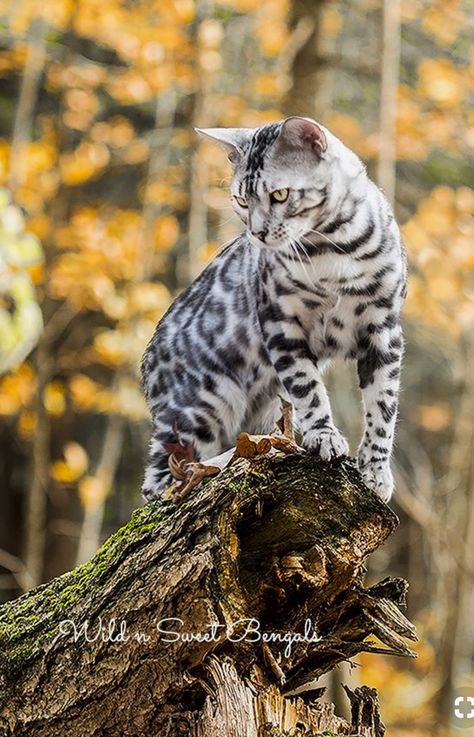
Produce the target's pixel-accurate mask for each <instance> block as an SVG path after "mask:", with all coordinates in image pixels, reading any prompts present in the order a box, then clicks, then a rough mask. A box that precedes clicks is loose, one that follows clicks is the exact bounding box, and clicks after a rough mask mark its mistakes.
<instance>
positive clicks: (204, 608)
mask: <svg viewBox="0 0 474 737" xmlns="http://www.w3.org/2000/svg"><path fill="white" fill-rule="evenodd" d="M396 524H397V519H396V516H395V514H394V513H393V512H392V511H391V510H390V509H389V508H388V507H387V506H386V505H385V504H384V503H383V502H381V501H380V500H379V499H378V497H377V496H376V495H375V494H373V493H372V492H371V491H369V490H368V489H367V488H366V487H365V485H364V484H363V482H362V480H361V478H360V476H359V473H358V471H357V470H356V467H355V464H354V462H353V461H351V460H336V461H333V462H331V463H322V462H319V461H316V460H315V459H314V458H313V457H311V456H310V455H306V456H298V455H293V456H283V455H277V456H274V457H270V458H269V457H258V458H254V459H251V460H245V459H239V460H238V461H236V462H235V463H234V465H232V466H231V467H230V468H228V469H227V470H225V471H224V472H223V473H221V474H220V475H219V476H216V477H214V478H211V479H207V480H205V481H204V482H203V483H202V484H201V485H200V487H199V488H197V489H194V490H193V491H192V493H190V495H189V496H188V497H186V498H185V499H184V501H183V502H182V503H181V504H179V505H175V504H174V503H173V502H171V501H164V502H159V503H155V504H153V505H150V506H148V507H144V508H142V509H139V510H137V511H136V512H135V513H134V515H133V516H132V519H131V520H130V522H129V523H128V524H127V525H126V526H125V527H123V528H122V529H120V530H119V531H118V532H117V533H115V535H113V536H112V537H111V538H110V539H109V540H108V541H107V542H106V543H105V544H104V546H103V547H102V548H101V549H100V550H99V552H98V553H97V554H96V555H95V556H94V557H93V558H92V559H91V560H90V561H89V562H88V563H86V564H85V565H83V566H82V567H80V568H78V569H76V570H74V571H72V572H70V573H67V574H65V575H63V576H61V577H59V578H57V579H55V580H54V581H52V582H50V583H47V584H44V585H42V586H40V587H39V588H37V589H36V590H34V591H32V592H30V593H28V594H26V595H24V596H22V597H21V598H19V599H18V600H16V601H14V602H11V603H9V604H7V605H4V606H3V607H2V608H1V609H0V734H1V735H2V736H3V735H5V737H13V736H14V737H52V735H54V737H62V736H63V735H64V736H65V737H66V735H67V737H76V736H77V737H79V736H80V737H84V736H85V735H87V737H95V736H99V735H100V736H101V737H108V736H109V735H110V736H112V735H114V737H115V735H117V734H120V735H122V736H123V737H138V736H140V737H143V735H147V737H155V736H156V737H166V736H169V737H176V736H177V735H183V736H186V737H187V736H189V737H217V735H219V736H220V735H226V737H227V736H228V737H270V735H272V736H273V737H275V736H277V735H281V734H298V733H303V731H302V730H303V729H304V730H306V731H304V734H305V735H307V736H308V735H312V734H313V735H316V734H319V733H321V732H325V733H329V734H330V733H333V734H344V735H351V734H359V735H361V736H362V737H381V735H383V733H384V732H383V725H382V724H381V720H380V715H379V714H378V705H377V698H376V694H375V692H373V690H371V689H366V688H365V687H362V689H356V691H355V692H354V693H352V692H348V693H349V697H350V701H351V710H352V715H353V717H352V724H351V725H350V724H348V723H347V722H345V721H344V720H343V719H340V718H339V717H337V716H335V715H334V710H333V708H332V706H331V705H329V704H321V703H319V701H318V698H317V697H318V696H320V692H319V690H318V687H317V684H315V683H314V681H315V679H317V678H318V677H319V676H321V675H322V674H324V673H326V672H328V671H330V670H332V669H333V668H334V666H335V665H337V664H338V663H340V662H341V661H345V660H349V659H351V658H353V657H354V656H356V655H357V654H358V653H360V652H367V651H368V652H374V653H380V652H386V653H391V654H394V655H406V656H412V655H413V652H412V650H411V649H410V648H409V647H408V645H407V643H406V639H408V640H415V639H416V635H415V631H414V628H413V625H412V624H411V623H410V622H409V621H408V620H407V619H406V617H405V616H404V615H403V614H402V612H401V609H402V608H403V606H404V598H405V592H406V586H407V585H406V583H405V582H404V581H402V580H401V579H390V578H387V579H385V580H384V581H382V582H381V583H380V584H378V585H376V586H372V587H370V588H365V587H364V572H365V569H364V561H365V560H366V558H367V556H368V555H369V554H370V553H371V552H373V551H374V550H375V549H376V548H377V547H379V546H380V545H382V544H383V542H384V541H385V540H386V538H387V537H388V536H389V535H390V534H391V532H392V531H393V530H394V529H395V527H396ZM300 687H306V690H305V691H304V693H303V694H300V695H298V696H295V695H292V694H293V691H294V690H295V689H297V688H300ZM297 730H300V732H298V731H297Z"/></svg>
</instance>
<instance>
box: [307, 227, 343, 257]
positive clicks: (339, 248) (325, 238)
mask: <svg viewBox="0 0 474 737" xmlns="http://www.w3.org/2000/svg"><path fill="white" fill-rule="evenodd" d="M308 233H316V235H319V236H320V237H321V238H324V240H326V241H328V243H330V244H331V245H332V246H334V248H335V249H336V250H338V251H340V253H345V250H344V249H343V248H341V246H340V245H339V244H338V243H336V242H335V241H333V240H332V238H329V236H327V235H326V234H325V233H321V231H320V230H315V229H314V228H310V229H309V230H308Z"/></svg>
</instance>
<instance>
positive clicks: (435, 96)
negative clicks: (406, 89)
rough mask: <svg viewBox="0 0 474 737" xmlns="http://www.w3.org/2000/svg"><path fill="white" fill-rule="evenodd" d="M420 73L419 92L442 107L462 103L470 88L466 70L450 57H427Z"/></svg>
mask: <svg viewBox="0 0 474 737" xmlns="http://www.w3.org/2000/svg"><path fill="white" fill-rule="evenodd" d="M418 74H419V84H418V89H419V92H420V93H421V94H422V95H424V96H425V97H427V98H428V100H431V101H432V102H434V103H435V104H436V105H438V106H439V107H441V108H452V107H454V106H456V105H460V104H461V102H462V100H463V98H464V95H465V94H466V93H467V91H468V89H469V87H468V84H467V83H468V79H467V77H466V73H465V70H464V69H462V68H459V67H458V66H455V65H454V64H453V63H452V62H451V61H450V60H449V59H425V60H424V61H422V62H421V63H420V64H419V66H418Z"/></svg>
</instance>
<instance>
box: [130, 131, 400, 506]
mask: <svg viewBox="0 0 474 737" xmlns="http://www.w3.org/2000/svg"><path fill="white" fill-rule="evenodd" d="M199 132H200V133H202V134H204V135H205V136H208V137H209V138H211V139H214V140H215V141H217V142H218V143H220V144H221V145H223V146H224V147H225V148H226V150H227V152H228V156H229V159H230V161H231V163H232V167H233V179H232V187H231V198H232V203H233V207H234V209H235V211H236V213H237V214H238V216H239V217H240V219H241V220H242V223H243V225H244V230H243V232H242V233H241V234H240V235H239V236H238V237H237V238H236V239H235V240H234V241H233V242H232V243H231V244H230V245H229V246H228V247H226V248H225V249H224V250H223V251H222V252H221V253H220V254H219V255H218V256H217V258H215V260H214V261H213V262H212V263H211V264H210V265H209V266H208V267H207V268H206V269H205V270H204V271H203V272H202V274H201V275H200V276H199V277H198V278H197V279H196V280H195V281H194V282H193V283H192V284H191V285H190V286H189V287H188V288H187V289H186V290H185V291H184V292H183V293H182V294H181V295H180V296H179V297H178V298H177V299H176V300H175V302H174V303H173V304H172V306H171V307H170V309H169V310H168V312H167V313H166V315H165V316H164V317H163V319H162V320H161V321H160V323H159V324H158V326H157V328H156V331H155V334H154V336H153V338H152V340H151V341H150V343H149V345H148V347H147V349H146V352H145V355H144V358H143V364H142V374H143V386H144V389H145V393H146V396H147V399H148V402H149V405H150V409H151V413H152V418H153V435H152V438H151V444H150V455H149V461H148V465H147V468H146V472H145V479H144V484H143V494H144V496H145V497H146V498H147V499H154V498H158V497H159V496H160V495H161V494H162V492H163V490H164V489H165V488H166V487H167V485H168V484H169V483H170V481H171V478H170V475H169V469H168V455H169V452H168V451H167V448H169V447H170V446H172V445H173V444H174V443H177V442H178V443H182V444H185V445H190V446H192V447H193V449H194V452H195V454H196V456H197V457H198V458H200V459H202V460H205V459H208V458H211V457H212V456H215V455H217V454H219V453H221V452H223V451H224V450H226V449H228V448H230V447H231V446H232V445H234V444H235V438H236V435H237V434H238V433H239V432H241V431H244V430H245V431H248V432H250V433H268V432H271V431H273V430H274V428H275V426H276V423H277V420H278V418H279V415H280V411H281V402H280V397H284V398H286V399H287V400H289V401H290V402H291V403H292V404H293V407H294V410H295V414H296V418H295V419H296V423H297V426H298V428H299V430H300V432H301V434H302V442H303V445H304V447H305V448H307V450H308V451H311V452H313V453H314V454H315V455H316V456H318V457H319V458H321V459H322V460H324V461H329V460H330V459H332V458H334V457H337V456H341V455H344V454H346V453H348V445H347V442H346V440H345V438H344V437H343V435H342V434H341V433H340V432H339V430H338V429H337V427H335V425H334V421H333V418H332V414H331V407H330V404H329V399H328V395H327V393H326V389H325V387H324V383H323V373H324V371H325V369H326V368H327V367H328V366H329V364H330V363H331V361H333V360H334V359H337V358H342V359H354V360H355V361H356V362H357V370H358V375H359V383H360V388H361V390H362V395H363V401H364V408H365V431H364V437H363V440H362V442H361V445H360V448H359V453H358V463H359V468H360V472H361V474H362V476H363V477H364V479H365V481H366V483H367V484H368V486H370V487H371V488H372V489H374V490H375V491H376V492H377V493H378V494H379V495H380V496H381V497H382V498H383V499H385V500H387V499H389V498H390V496H391V494H392V490H393V477H392V473H391V470H390V455H391V451H392V444H393V435H394V429H395V421H396V415H397V403H398V390H399V375H400V362H401V357H402V349H403V341H402V331H401V327H400V310H401V307H402V304H403V301H404V297H405V290H406V287H405V283H406V259H405V253H404V249H403V246H402V243H401V240H400V233H399V229H398V227H397V224H396V223H395V220H394V217H393V213H392V210H391V208H390V205H389V204H388V202H387V200H386V199H385V197H384V195H383V194H382V192H381V191H380V189H378V187H377V186H376V185H375V184H374V183H373V182H372V181H371V180H370V179H369V178H368V176H367V172H366V170H365V167H364V165H363V164H362V162H361V161H360V160H359V158H358V157H357V156H356V155H355V154H354V153H353V152H352V151H350V150H349V149H348V148H347V147H346V146H345V145H344V144H343V143H342V142H341V141H340V140H339V139H338V138H336V136H334V135H333V134H332V133H330V132H329V131H328V130H327V129H326V128H324V127H323V126H322V125H319V124H317V123H316V122H314V121H313V120H310V119H307V118H301V117H291V118H288V119H286V120H284V121H281V122H277V123H270V124H268V125H263V126H261V127H259V128H255V129H247V128H216V129H214V128H213V129H208V130H201V131H199Z"/></svg>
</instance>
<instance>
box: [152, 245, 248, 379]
mask: <svg viewBox="0 0 474 737" xmlns="http://www.w3.org/2000/svg"><path fill="white" fill-rule="evenodd" d="M256 271H257V254H256V251H255V248H254V247H253V246H252V245H251V243H250V242H249V240H248V238H247V237H246V236H245V234H241V235H239V236H238V237H237V238H236V239H235V240H234V241H232V243H230V244H229V245H228V246H227V247H226V248H225V249H224V250H223V251H221V252H220V253H219V254H218V255H217V256H216V258H215V259H214V260H213V261H212V262H211V263H210V264H209V265H208V266H207V267H206V268H205V269H204V270H203V271H202V272H201V274H200V275H199V276H198V277H197V278H196V279H195V280H194V281H193V282H192V283H191V284H190V285H189V286H188V287H187V288H186V289H184V290H183V292H181V294H180V295H179V296H178V297H177V298H176V299H175V300H174V302H173V303H172V304H171V306H170V307H169V309H168V310H167V312H166V313H165V314H164V316H163V317H162V318H161V320H160V322H159V323H158V325H157V326H156V329H155V332H154V334H153V337H152V339H151V340H150V342H149V344H148V346H147V348H146V350H145V353H144V356H143V359H142V365H141V369H142V381H143V384H144V388H145V391H146V386H147V384H148V383H149V380H148V379H149V376H150V374H152V373H153V372H154V370H155V368H156V366H157V364H158V363H159V362H161V363H163V362H164V363H166V362H169V361H171V359H172V357H173V358H174V359H176V358H177V357H178V358H180V357H181V358H183V359H184V360H185V359H186V356H188V354H189V358H192V356H193V354H194V355H195V350H196V348H199V349H201V348H202V349H203V350H205V351H207V352H208V351H209V350H211V351H212V350H214V349H215V348H216V347H218V345H219V343H221V342H222V341H225V340H226V339H227V337H228V336H229V335H230V334H232V332H233V331H234V330H235V326H236V324H238V323H239V322H242V321H243V320H249V319H251V316H252V314H253V312H254V311H255V307H254V295H255V286H256V285H255V279H256Z"/></svg>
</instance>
